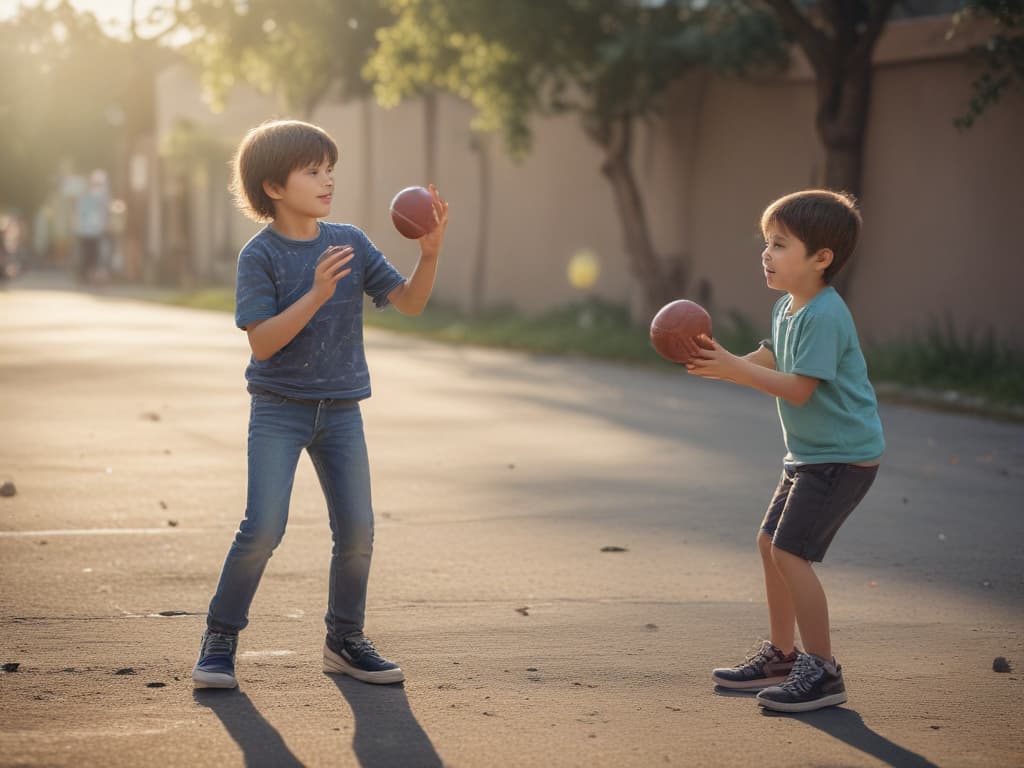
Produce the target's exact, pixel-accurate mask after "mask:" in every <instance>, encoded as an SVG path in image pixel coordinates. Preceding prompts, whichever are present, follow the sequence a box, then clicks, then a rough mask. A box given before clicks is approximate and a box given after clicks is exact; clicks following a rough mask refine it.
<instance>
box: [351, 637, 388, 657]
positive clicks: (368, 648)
mask: <svg viewBox="0 0 1024 768" xmlns="http://www.w3.org/2000/svg"><path fill="white" fill-rule="evenodd" d="M345 644H346V645H347V646H348V648H349V653H351V654H352V655H353V656H367V655H369V656H377V657H380V653H378V652H377V648H376V647H375V646H374V644H373V641H372V640H371V639H370V638H368V637H365V636H362V635H360V636H357V637H353V638H351V639H348V640H346V641H345Z"/></svg>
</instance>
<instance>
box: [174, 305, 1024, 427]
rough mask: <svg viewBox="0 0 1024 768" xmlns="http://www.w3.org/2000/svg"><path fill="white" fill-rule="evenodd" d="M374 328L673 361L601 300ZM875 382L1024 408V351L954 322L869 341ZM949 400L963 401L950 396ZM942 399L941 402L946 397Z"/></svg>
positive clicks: (426, 316) (402, 319)
mask: <svg viewBox="0 0 1024 768" xmlns="http://www.w3.org/2000/svg"><path fill="white" fill-rule="evenodd" d="M161 300H162V301H164V302H166V303H169V304H175V305H178V306H187V307H194V308H200V309H217V310H223V311H226V312H234V309H235V298H234V293H233V292H232V291H231V290H230V289H227V288H212V289H205V290H201V291H192V292H188V293H177V294H171V295H168V296H165V297H163V298H162V299H161ZM364 317H365V322H366V325H367V326H370V327H374V328H384V329H388V330H393V331H398V332H401V333H408V334H412V335H415V336H419V337H422V338H428V339H435V340H437V341H444V342H447V343H450V344H470V345H478V346H487V347H502V348H506V349H518V350H524V351H529V352H537V353H542V354H552V355H579V356H583V357H592V358H598V359H603V360H617V361H621V362H626V363H631V364H641V365H651V366H669V365H672V364H671V363H667V362H665V361H663V360H662V359H661V358H660V357H658V355H657V354H656V353H655V352H654V350H653V349H652V348H651V342H650V339H649V338H648V335H647V328H646V327H641V326H637V325H636V324H634V323H632V322H631V321H630V318H629V313H628V311H627V310H626V309H625V308H624V307H621V306H618V305H615V304H611V303H610V302H607V301H603V300H601V299H595V298H591V299H587V300H585V301H580V302H576V303H573V304H569V305H565V306H562V307H558V308H555V309H552V310H549V311H547V312H543V313H541V314H538V315H532V316H528V315H523V314H521V313H519V312H516V311H515V310H513V309H509V308H505V309H492V310H488V311H487V312H485V313H483V314H481V315H480V316H479V317H476V318H469V317H467V316H466V315H465V314H464V313H462V312H460V311H458V310H457V309H456V308H454V307H451V306H446V305H445V304H443V303H441V302H438V301H436V300H435V301H431V303H430V305H429V306H428V307H427V310H426V311H425V312H424V313H423V314H422V315H420V316H419V317H407V316H405V315H402V314H400V313H398V312H396V311H395V310H394V309H389V310H386V311H384V312H379V311H377V310H375V309H374V308H373V307H372V305H368V306H367V308H366V311H365V313H364ZM714 328H715V337H716V338H717V339H718V341H719V342H720V343H721V344H723V345H724V346H725V347H726V348H727V349H729V350H731V351H733V352H735V353H737V354H745V353H746V352H749V351H751V350H753V349H755V348H756V346H757V343H758V341H759V340H760V339H762V338H764V335H765V334H764V333H763V332H762V331H759V329H758V328H757V327H756V326H755V325H754V324H753V323H751V322H750V321H749V320H748V319H747V318H745V317H743V316H742V315H739V314H737V313H731V314H728V315H725V316H723V317H715V326H714ZM864 351H865V357H866V358H867V362H868V369H869V371H870V375H871V380H872V382H873V383H875V384H876V385H878V384H885V385H887V386H886V387H880V390H882V389H888V388H891V387H898V388H901V389H902V390H904V391H906V390H927V391H931V392H935V393H937V394H940V395H941V394H943V393H948V392H956V393H959V394H961V395H965V396H968V397H972V398H975V399H977V400H980V401H983V402H981V403H979V405H996V406H1011V407H1014V408H1017V409H1020V408H1022V407H1024V350H1022V349H1019V348H1013V347H1010V346H1009V345H1007V344H1001V343H999V342H997V341H996V340H995V339H994V338H993V337H992V336H991V335H989V336H985V337H982V338H975V337H973V336H967V337H961V336H958V335H957V334H956V333H955V331H954V330H953V328H952V326H951V325H949V324H947V326H946V327H945V328H936V329H934V330H933V331H931V332H930V333H928V334H927V335H926V336H925V337H924V338H918V339H912V340H909V341H901V342H890V343H885V344H865V350H864ZM947 401H948V404H949V405H956V403H954V402H953V401H952V400H949V399H948V398H947ZM935 404H937V405H942V401H941V399H936V401H935Z"/></svg>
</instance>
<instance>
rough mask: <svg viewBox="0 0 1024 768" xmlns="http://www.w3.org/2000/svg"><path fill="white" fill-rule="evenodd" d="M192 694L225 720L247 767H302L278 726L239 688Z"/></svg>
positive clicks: (201, 704) (225, 724)
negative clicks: (267, 718)
mask: <svg viewBox="0 0 1024 768" xmlns="http://www.w3.org/2000/svg"><path fill="white" fill-rule="evenodd" d="M192 696H193V698H194V699H195V701H196V703H197V704H199V705H200V706H203V707H208V708H210V709H212V710H213V712H214V714H216V715H217V717H219V718H220V720H221V722H222V723H224V727H225V728H226V729H227V731H228V734H230V736H231V738H232V739H234V740H235V743H236V744H238V746H239V747H240V748H241V750H242V754H243V756H244V758H245V765H246V768H261V767H262V766H267V768H302V762H301V761H300V760H299V759H298V758H297V757H295V755H294V754H292V751H291V750H290V749H288V745H287V744H285V743H284V739H282V738H281V734H279V733H278V732H277V729H276V728H274V726H272V725H271V724H270V723H268V722H267V720H266V718H264V717H263V715H261V714H260V712H259V710H258V709H256V707H255V706H254V705H253V703H252V701H250V699H249V697H248V696H246V695H245V694H244V693H242V692H241V691H239V690H238V689H237V688H236V689H235V690H233V691H224V690H203V689H200V690H196V691H194V692H193V693H192Z"/></svg>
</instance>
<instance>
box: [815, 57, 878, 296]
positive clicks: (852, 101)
mask: <svg viewBox="0 0 1024 768" xmlns="http://www.w3.org/2000/svg"><path fill="white" fill-rule="evenodd" d="M857 58H858V57H857V56H856V55H853V56H848V57H846V59H845V60H844V61H839V62H836V66H834V67H833V68H832V69H831V70H830V71H828V72H821V73H819V74H818V109H817V115H816V125H817V129H818V135H819V137H820V138H821V142H822V144H823V145H824V148H825V179H824V184H825V187H826V188H827V189H831V190H834V191H836V192H846V193H848V194H850V195H853V196H854V197H855V198H857V199H858V200H859V199H860V195H861V190H862V187H863V168H864V134H865V131H866V129H867V122H868V112H869V108H870V103H871V78H872V71H871V63H870V60H866V61H858V60H857ZM855 266H856V260H851V261H849V262H847V264H846V266H845V267H843V269H842V271H841V272H839V274H838V275H836V276H835V278H834V279H833V281H832V285H833V287H834V288H835V289H836V290H837V291H839V292H840V293H841V294H842V295H843V297H844V298H845V299H846V300H847V301H849V298H850V296H849V293H850V287H849V286H850V280H851V278H852V277H853V274H854V271H855Z"/></svg>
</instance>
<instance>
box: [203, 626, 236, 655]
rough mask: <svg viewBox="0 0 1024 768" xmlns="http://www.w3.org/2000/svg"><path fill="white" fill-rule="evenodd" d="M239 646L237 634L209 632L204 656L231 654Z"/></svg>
mask: <svg viewBox="0 0 1024 768" xmlns="http://www.w3.org/2000/svg"><path fill="white" fill-rule="evenodd" d="M237 646H238V636H237V635H224V634H221V633H220V632H208V633H207V635H206V645H205V647H204V648H203V650H204V654H203V655H204V656H231V655H232V654H234V652H235V648H236V647H237Z"/></svg>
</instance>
